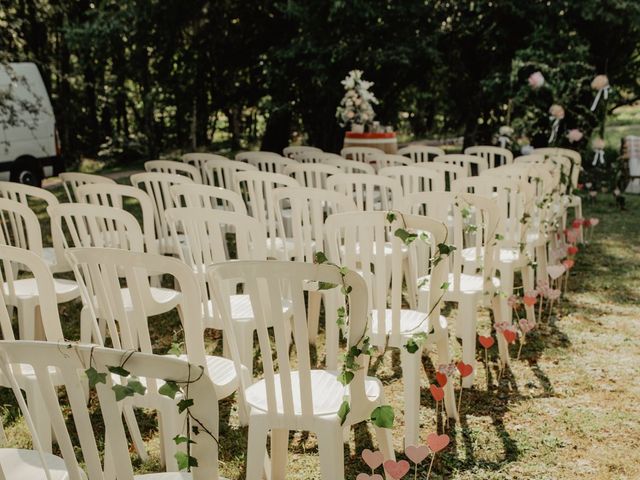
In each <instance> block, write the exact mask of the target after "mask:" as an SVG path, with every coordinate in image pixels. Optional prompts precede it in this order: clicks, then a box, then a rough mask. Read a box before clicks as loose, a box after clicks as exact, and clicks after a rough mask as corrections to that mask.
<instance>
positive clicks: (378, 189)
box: [327, 173, 402, 211]
mask: <svg viewBox="0 0 640 480" xmlns="http://www.w3.org/2000/svg"><path fill="white" fill-rule="evenodd" d="M327 190H335V191H337V192H340V193H342V194H344V195H350V196H353V199H354V200H355V202H356V206H357V207H358V210H361V211H373V210H393V209H394V208H397V205H398V204H399V203H400V202H401V201H402V185H400V182H399V181H398V180H396V179H393V178H389V177H385V176H382V175H367V174H364V173H341V174H339V175H333V176H331V177H329V178H328V179H327ZM394 205H395V207H394Z"/></svg>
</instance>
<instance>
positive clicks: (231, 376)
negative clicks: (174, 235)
mask: <svg viewBox="0 0 640 480" xmlns="http://www.w3.org/2000/svg"><path fill="white" fill-rule="evenodd" d="M67 256H68V258H69V262H70V263H71V265H72V266H73V271H74V274H75V276H76V279H77V280H78V283H79V285H80V290H81V293H82V303H83V305H84V308H86V309H87V310H88V311H89V312H90V318H91V320H92V323H93V330H94V335H95V338H97V343H98V344H104V337H103V336H102V335H101V333H100V330H99V328H98V321H99V320H102V321H104V322H105V323H106V325H107V333H108V335H109V338H110V339H111V342H112V344H113V346H114V347H115V348H120V349H126V350H136V351H141V352H144V353H155V351H154V347H157V345H154V342H152V338H151V334H150V331H149V323H150V322H151V321H153V317H155V316H156V315H158V314H159V313H160V312H158V309H157V302H156V301H155V299H154V298H153V290H152V288H151V286H150V284H149V280H148V277H149V276H150V275H157V274H160V273H161V274H164V275H168V276H170V277H173V279H174V281H175V282H176V283H177V284H178V285H180V289H181V291H180V293H179V294H177V295H174V297H173V302H172V303H173V307H174V308H176V309H177V310H178V313H179V314H180V320H181V323H182V330H183V331H182V333H183V335H184V346H185V354H183V355H180V358H183V359H185V360H188V361H189V362H190V363H192V364H194V365H202V366H205V373H206V374H207V375H208V376H209V378H211V380H212V382H213V384H214V387H215V391H216V397H217V398H220V399H222V398H226V397H228V396H229V395H231V394H232V393H233V392H235V391H236V389H237V387H238V375H237V374H236V369H235V366H234V364H233V362H231V361H230V360H227V359H225V358H222V357H217V356H213V355H206V353H205V346H204V338H203V335H202V329H203V327H202V311H201V308H200V305H201V303H200V296H199V287H198V282H197V280H196V277H195V276H194V274H193V272H192V271H191V268H189V267H188V266H187V265H185V264H184V262H182V261H181V260H179V259H176V258H171V257H166V256H161V255H156V254H152V253H140V252H130V251H126V250H119V249H110V248H71V249H69V250H67ZM121 282H124V284H125V285H126V288H127V289H128V291H129V292H130V295H128V296H125V295H122V293H121V292H122V287H121ZM131 400H132V403H133V404H134V405H136V406H139V407H142V408H156V409H158V411H159V414H160V416H161V420H162V421H161V428H160V434H161V451H162V454H163V457H162V458H163V460H164V462H166V465H167V469H169V470H176V469H177V464H176V460H175V458H174V453H175V452H176V448H177V447H176V444H175V443H174V441H173V437H174V436H175V435H177V434H179V433H180V432H181V431H182V426H183V423H184V417H182V416H181V415H179V414H178V411H177V409H176V405H175V402H174V401H173V400H171V399H168V398H162V397H160V398H158V396H154V395H151V396H141V397H138V396H136V397H133V398H132V399H131ZM239 403H240V408H241V409H242V408H244V404H243V402H242V401H240V402H239ZM181 417H182V418H181Z"/></svg>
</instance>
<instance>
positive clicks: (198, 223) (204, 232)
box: [165, 208, 267, 328]
mask: <svg viewBox="0 0 640 480" xmlns="http://www.w3.org/2000/svg"><path fill="white" fill-rule="evenodd" d="M165 215H166V216H167V222H168V223H169V227H170V228H171V231H172V232H173V234H174V235H176V234H177V232H178V231H182V232H183V234H184V242H185V245H184V248H181V249H179V250H178V252H179V256H180V258H181V259H182V260H183V261H184V262H185V263H186V264H187V265H189V266H190V267H191V269H192V270H193V272H194V273H195V274H196V276H197V279H198V284H199V287H200V298H201V299H202V301H203V309H202V311H203V313H204V315H205V320H206V322H205V324H207V325H212V324H213V325H216V328H222V327H221V326H220V325H217V323H216V322H217V321H218V317H217V315H216V314H215V312H214V311H213V309H212V308H211V307H212V306H213V304H212V303H211V302H210V300H211V290H210V288H209V286H208V284H207V277H206V267H207V266H208V265H211V264H213V263H219V262H226V261H229V260H266V259H267V235H266V231H265V227H264V225H263V224H262V223H260V222H259V221H258V220H256V219H255V218H253V217H250V216H248V215H246V214H242V213H235V212H224V211H219V210H211V209H208V208H170V209H168V210H167V211H166V212H165ZM230 237H231V238H230ZM174 238H175V237H174ZM229 240H231V243H232V244H233V248H230V245H229Z"/></svg>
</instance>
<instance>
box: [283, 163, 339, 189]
mask: <svg viewBox="0 0 640 480" xmlns="http://www.w3.org/2000/svg"><path fill="white" fill-rule="evenodd" d="M283 173H284V175H289V176H292V177H293V178H295V179H296V180H297V181H298V183H299V184H300V185H302V186H304V187H309V188H326V187H327V178H329V177H330V176H331V175H335V174H337V173H341V170H340V169H339V168H338V167H335V166H333V165H327V164H324V163H297V164H295V165H289V166H288V167H287V168H285V170H284V172H283Z"/></svg>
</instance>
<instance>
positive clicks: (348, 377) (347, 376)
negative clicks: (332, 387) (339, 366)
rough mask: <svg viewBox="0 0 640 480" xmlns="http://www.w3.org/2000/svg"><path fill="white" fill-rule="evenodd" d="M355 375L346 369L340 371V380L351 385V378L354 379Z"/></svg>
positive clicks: (343, 383)
mask: <svg viewBox="0 0 640 480" xmlns="http://www.w3.org/2000/svg"><path fill="white" fill-rule="evenodd" d="M353 377H355V375H354V374H353V372H349V371H348V370H344V371H343V372H341V373H340V375H338V381H339V382H340V383H341V384H342V385H349V384H350V383H351V380H353Z"/></svg>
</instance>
